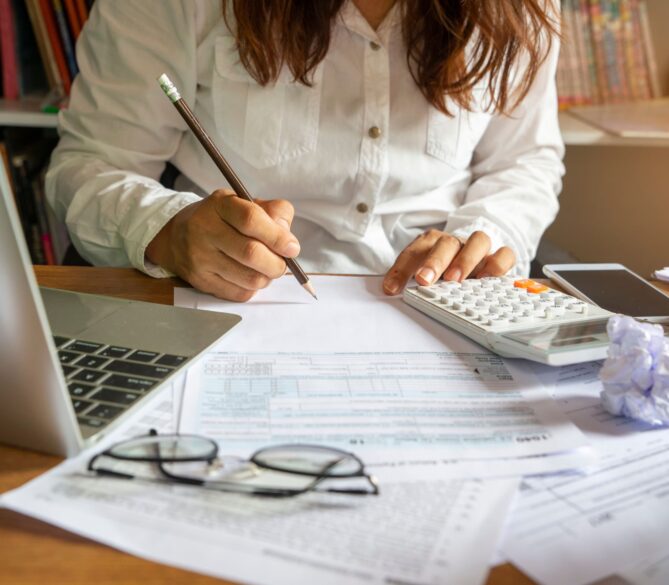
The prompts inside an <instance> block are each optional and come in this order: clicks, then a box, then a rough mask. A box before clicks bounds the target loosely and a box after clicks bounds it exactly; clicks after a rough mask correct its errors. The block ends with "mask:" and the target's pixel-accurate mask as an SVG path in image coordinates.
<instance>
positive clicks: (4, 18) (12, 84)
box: [0, 0, 19, 100]
mask: <svg viewBox="0 0 669 585" xmlns="http://www.w3.org/2000/svg"><path fill="white" fill-rule="evenodd" d="M0 60H1V61H0V62H1V63H2V94H3V96H4V98H5V99H8V100H15V99H18V98H19V60H18V55H17V53H16V29H15V27H14V9H13V7H12V0H0Z"/></svg>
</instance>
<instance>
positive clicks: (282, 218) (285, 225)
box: [276, 217, 290, 231]
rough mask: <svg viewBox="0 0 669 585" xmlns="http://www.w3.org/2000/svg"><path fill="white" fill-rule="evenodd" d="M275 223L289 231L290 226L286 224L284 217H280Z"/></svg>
mask: <svg viewBox="0 0 669 585" xmlns="http://www.w3.org/2000/svg"><path fill="white" fill-rule="evenodd" d="M276 223H278V224H279V225H280V226H281V227H284V228H286V229H287V230H289V231H290V224H289V223H288V220H287V219H286V218H285V217H280V218H279V219H277V220H276Z"/></svg>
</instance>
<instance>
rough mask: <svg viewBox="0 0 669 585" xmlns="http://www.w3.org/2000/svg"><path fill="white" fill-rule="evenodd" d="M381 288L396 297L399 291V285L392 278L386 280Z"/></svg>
mask: <svg viewBox="0 0 669 585" xmlns="http://www.w3.org/2000/svg"><path fill="white" fill-rule="evenodd" d="M383 286H384V288H385V289H386V291H387V292H389V293H390V294H391V295H396V294H397V293H398V292H399V290H400V283H399V282H398V281H396V280H394V279H392V278H391V279H390V280H386V282H385V283H384V285H383Z"/></svg>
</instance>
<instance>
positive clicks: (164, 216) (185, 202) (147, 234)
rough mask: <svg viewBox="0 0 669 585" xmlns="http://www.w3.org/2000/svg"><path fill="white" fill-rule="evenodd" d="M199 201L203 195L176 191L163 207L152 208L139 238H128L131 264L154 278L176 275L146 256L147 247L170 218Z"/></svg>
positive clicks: (167, 198)
mask: <svg viewBox="0 0 669 585" xmlns="http://www.w3.org/2000/svg"><path fill="white" fill-rule="evenodd" d="M198 201H202V197H200V196H199V195H197V194H195V193H187V192H177V191H175V192H173V193H172V194H171V195H169V196H168V197H166V199H165V204H164V205H163V206H162V207H159V208H158V209H155V208H154V209H152V213H151V216H150V217H149V218H148V219H147V221H146V222H144V224H143V226H142V228H143V229H142V233H141V234H138V236H137V238H132V237H131V238H129V240H128V244H127V245H128V250H127V252H128V258H130V262H131V264H132V265H133V266H134V267H135V268H137V269H138V270H141V271H142V272H144V273H145V274H148V275H149V276H152V277H154V278H168V277H171V276H176V275H175V274H174V273H172V272H170V271H169V270H165V269H164V268H162V267H161V266H158V265H157V264H154V263H153V262H151V261H150V260H148V258H147V257H146V248H147V246H148V245H149V244H150V243H151V242H152V241H153V238H155V237H156V235H157V234H158V232H159V231H160V230H161V229H163V227H165V224H166V223H167V222H168V221H169V220H170V219H172V218H173V217H174V216H175V215H176V214H177V213H179V211H181V210H182V209H184V208H185V207H188V206H189V205H191V204H192V203H196V202H198Z"/></svg>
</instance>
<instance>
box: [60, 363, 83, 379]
mask: <svg viewBox="0 0 669 585" xmlns="http://www.w3.org/2000/svg"><path fill="white" fill-rule="evenodd" d="M60 367H61V369H62V370H63V374H65V377H66V378H67V377H68V376H69V375H70V374H71V373H72V372H76V371H77V370H78V369H79V368H75V367H74V366H66V365H65V364H63V365H61V366H60Z"/></svg>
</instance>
